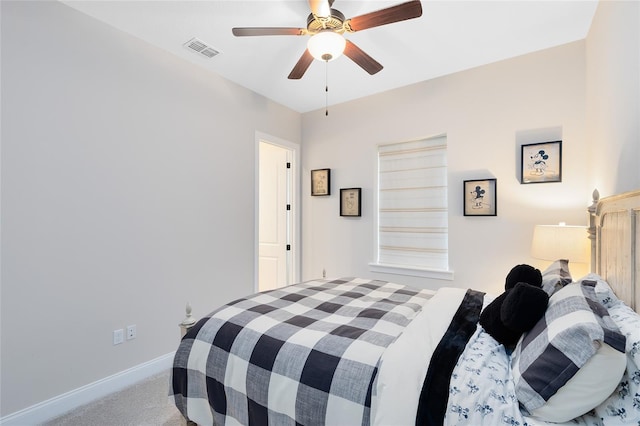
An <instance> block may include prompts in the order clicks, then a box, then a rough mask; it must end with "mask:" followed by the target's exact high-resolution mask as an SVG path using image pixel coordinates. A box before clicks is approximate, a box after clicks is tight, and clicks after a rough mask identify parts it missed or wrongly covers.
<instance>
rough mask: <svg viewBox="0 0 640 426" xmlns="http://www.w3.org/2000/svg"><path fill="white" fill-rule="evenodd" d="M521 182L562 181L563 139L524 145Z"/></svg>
mask: <svg viewBox="0 0 640 426" xmlns="http://www.w3.org/2000/svg"><path fill="white" fill-rule="evenodd" d="M521 161H522V163H521V165H520V183H545V182H562V141H554V142H543V143H531V144H527V145H522V160H521Z"/></svg>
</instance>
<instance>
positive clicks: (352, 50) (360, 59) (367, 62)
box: [344, 40, 383, 75]
mask: <svg viewBox="0 0 640 426" xmlns="http://www.w3.org/2000/svg"><path fill="white" fill-rule="evenodd" d="M344 54H345V56H347V57H348V58H349V59H351V60H352V61H353V62H355V63H356V64H358V65H359V66H360V67H361V68H362V69H363V70H365V71H366V72H368V73H369V74H371V75H373V74H375V73H377V72H378V71H380V70H381V69H382V68H383V67H382V65H381V64H380V63H379V62H378V61H376V60H375V59H373V58H372V57H371V56H369V55H368V54H367V53H365V51H364V50H362V49H360V48H359V47H358V46H356V45H355V44H354V43H353V42H351V41H349V40H347V45H346V46H345V48H344Z"/></svg>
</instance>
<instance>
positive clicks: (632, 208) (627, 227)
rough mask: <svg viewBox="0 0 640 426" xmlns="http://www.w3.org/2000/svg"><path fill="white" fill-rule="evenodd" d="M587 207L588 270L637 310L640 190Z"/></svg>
mask: <svg viewBox="0 0 640 426" xmlns="http://www.w3.org/2000/svg"><path fill="white" fill-rule="evenodd" d="M599 197H600V196H599V194H598V191H597V190H596V191H593V204H592V205H591V207H589V213H590V222H589V238H590V239H591V270H592V271H594V272H595V273H597V274H598V275H600V276H601V277H602V278H603V279H605V280H606V281H607V282H608V283H609V285H610V286H611V288H612V289H613V291H614V292H615V294H616V295H617V296H618V298H619V299H621V300H623V301H624V302H625V303H626V304H627V305H629V306H631V307H632V308H633V309H635V310H636V312H639V311H640V249H638V247H639V246H640V190H637V191H631V192H625V193H623V194H620V195H614V196H611V197H606V198H603V199H601V200H600V199H599Z"/></svg>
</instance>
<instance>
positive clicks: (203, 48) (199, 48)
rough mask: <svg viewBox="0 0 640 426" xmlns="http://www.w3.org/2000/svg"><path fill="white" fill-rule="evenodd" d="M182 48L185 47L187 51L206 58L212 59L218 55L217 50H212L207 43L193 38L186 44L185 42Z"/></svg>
mask: <svg viewBox="0 0 640 426" xmlns="http://www.w3.org/2000/svg"><path fill="white" fill-rule="evenodd" d="M184 47H186V48H187V49H189V50H193V51H194V52H197V53H199V54H201V55H202V56H206V57H207V58H213V57H214V56H216V55H219V54H220V51H219V50H216V49H214V48H213V47H211V46H209V45H208V44H207V43H205V42H203V41H202V40H198V39H197V38H195V37H194V38H192V39H191V40H189V41H188V42H186V43H185V44H184Z"/></svg>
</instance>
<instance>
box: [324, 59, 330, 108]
mask: <svg viewBox="0 0 640 426" xmlns="http://www.w3.org/2000/svg"><path fill="white" fill-rule="evenodd" d="M325 65H326V68H325V71H324V105H325V107H324V115H325V117H326V116H328V115H329V61H325Z"/></svg>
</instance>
